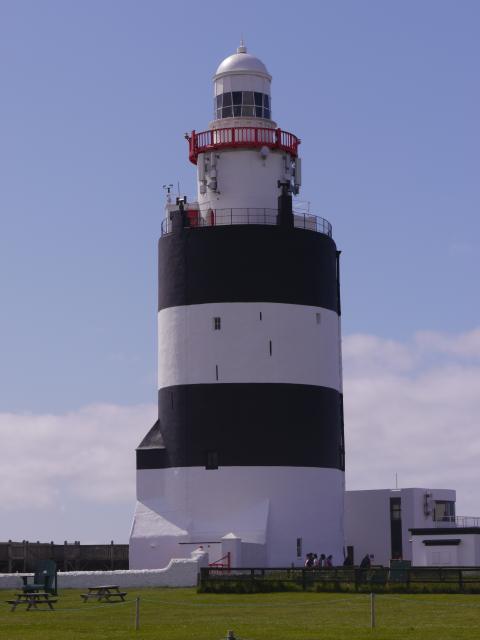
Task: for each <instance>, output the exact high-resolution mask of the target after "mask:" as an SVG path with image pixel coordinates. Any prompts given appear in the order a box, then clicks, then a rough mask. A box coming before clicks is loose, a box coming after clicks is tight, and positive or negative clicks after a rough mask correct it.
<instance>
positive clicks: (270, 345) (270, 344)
mask: <svg viewBox="0 0 480 640" xmlns="http://www.w3.org/2000/svg"><path fill="white" fill-rule="evenodd" d="M269 349H270V355H272V341H271V340H270V342H269Z"/></svg>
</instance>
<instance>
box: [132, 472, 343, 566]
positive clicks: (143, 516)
mask: <svg viewBox="0 0 480 640" xmlns="http://www.w3.org/2000/svg"><path fill="white" fill-rule="evenodd" d="M343 495H344V473H343V472H342V471H340V470H338V469H325V468H314V467H220V468H218V469H215V470H207V469H205V468H203V467H181V468H170V469H142V470H139V471H137V499H138V501H137V506H136V510H135V515H134V520H133V526H132V533H131V537H130V568H131V569H156V568H162V567H164V566H166V565H167V564H168V562H169V561H170V560H171V559H172V558H184V557H189V556H190V553H191V552H192V551H193V550H194V549H195V548H196V547H198V546H203V548H204V550H205V551H207V552H208V553H209V561H210V562H216V561H218V560H219V559H220V558H221V557H222V550H224V549H225V548H227V547H228V548H229V549H230V548H234V549H235V551H234V553H233V557H232V565H234V566H238V567H241V566H252V564H253V565H254V566H265V567H279V566H290V565H291V564H292V563H294V564H296V565H299V564H302V563H303V558H304V556H305V554H306V553H308V552H314V553H317V554H320V553H325V554H326V555H330V554H332V556H333V561H334V564H341V563H342V562H343V546H344V537H343ZM232 540H235V541H236V543H235V544H234V547H232V546H231V545H232V544H233V543H232ZM226 541H227V542H226Z"/></svg>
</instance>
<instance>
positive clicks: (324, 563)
mask: <svg viewBox="0 0 480 640" xmlns="http://www.w3.org/2000/svg"><path fill="white" fill-rule="evenodd" d="M371 558H373V556H371V555H370V554H368V553H367V554H365V557H364V558H362V561H361V562H360V569H370V566H371ZM304 566H305V568H306V569H329V568H330V567H333V558H332V556H331V555H329V556H325V554H324V553H321V554H320V557H319V556H317V554H316V553H307V555H306V557H305V565H304ZM343 566H344V567H348V566H353V558H352V556H351V555H347V556H346V557H345V560H344V562H343Z"/></svg>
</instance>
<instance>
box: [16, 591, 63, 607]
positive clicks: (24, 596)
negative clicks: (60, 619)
mask: <svg viewBox="0 0 480 640" xmlns="http://www.w3.org/2000/svg"><path fill="white" fill-rule="evenodd" d="M15 598H16V600H7V601H6V602H7V604H11V605H12V608H11V611H15V609H16V608H17V607H18V605H19V604H26V605H27V611H30V609H38V605H39V604H46V605H47V606H48V608H49V609H51V610H52V611H53V605H54V604H55V603H56V602H57V601H58V600H57V599H56V598H51V597H50V594H49V593H46V592H42V591H30V592H27V593H16V594H15Z"/></svg>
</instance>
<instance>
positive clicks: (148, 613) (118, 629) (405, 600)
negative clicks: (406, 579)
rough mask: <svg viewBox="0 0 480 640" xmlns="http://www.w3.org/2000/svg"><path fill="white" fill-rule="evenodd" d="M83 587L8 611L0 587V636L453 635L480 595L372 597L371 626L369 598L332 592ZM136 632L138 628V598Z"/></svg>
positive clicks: (469, 631)
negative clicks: (51, 601)
mask: <svg viewBox="0 0 480 640" xmlns="http://www.w3.org/2000/svg"><path fill="white" fill-rule="evenodd" d="M80 593H82V590H65V591H61V592H60V593H59V599H58V603H57V604H56V605H55V606H56V609H55V611H29V612H27V611H25V608H24V607H22V608H20V607H19V608H17V610H16V611H14V612H11V611H10V608H9V606H8V605H7V604H6V603H5V600H9V599H11V598H12V596H13V592H7V591H0V596H1V598H0V601H1V603H2V604H1V605H0V638H1V639H2V640H15V639H17V638H18V639H21V640H27V639H29V638H32V639H33V638H35V640H44V639H45V640H70V639H72V638H89V639H90V638H95V639H97V638H101V639H105V640H110V639H112V640H113V639H114V638H115V639H116V640H117V639H122V638H138V639H139V640H140V639H143V638H145V639H152V640H153V639H155V640H220V639H221V638H225V636H226V632H227V630H228V629H233V630H234V632H235V634H236V636H237V637H239V638H242V639H245V640H267V639H268V640H304V639H305V640H314V639H318V640H320V639H321V640H324V639H325V640H326V639H332V640H333V639H335V640H343V639H347V638H348V640H356V639H360V640H361V639H362V638H373V637H374V638H376V639H377V640H380V639H385V640H387V639H388V640H391V639H400V638H401V639H402V640H403V639H412V640H414V639H415V640H417V639H418V640H429V639H432V640H433V639H435V640H443V639H445V640H447V639H448V640H452V639H453V638H455V639H456V640H457V639H463V638H472V639H473V638H475V639H477V638H478V637H479V636H480V596H478V595H377V596H376V622H377V626H376V628H375V629H374V630H372V629H371V628H370V596H369V595H367V594H334V593H269V594H256V595H211V594H197V592H196V590H195V589H140V590H137V591H133V590H131V591H129V592H128V596H127V601H126V602H125V603H118V604H97V603H96V602H93V601H90V602H88V603H83V602H82V601H81V599H80ZM137 596H139V597H140V630H139V631H135V629H134V620H135V598H136V597H137Z"/></svg>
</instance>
